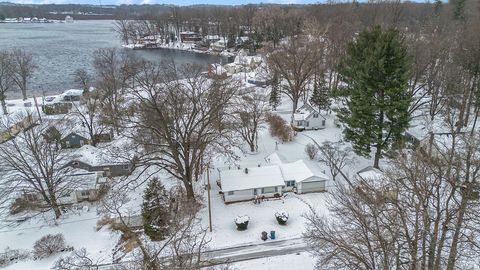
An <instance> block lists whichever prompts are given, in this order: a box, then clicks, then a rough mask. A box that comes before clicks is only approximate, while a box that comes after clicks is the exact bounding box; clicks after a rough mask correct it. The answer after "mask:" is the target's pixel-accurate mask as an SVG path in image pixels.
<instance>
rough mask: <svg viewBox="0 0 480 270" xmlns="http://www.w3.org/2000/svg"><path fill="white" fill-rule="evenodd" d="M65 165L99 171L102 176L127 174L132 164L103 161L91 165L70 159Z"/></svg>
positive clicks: (129, 172)
mask: <svg viewBox="0 0 480 270" xmlns="http://www.w3.org/2000/svg"><path fill="white" fill-rule="evenodd" d="M67 166H70V167H72V168H78V169H83V170H86V171H89V172H101V173H102V176H103V177H118V176H128V175H130V174H132V171H133V164H131V163H110V164H109V163H104V164H101V165H91V164H90V163H87V162H84V161H79V160H72V161H70V162H69V163H68V164H67Z"/></svg>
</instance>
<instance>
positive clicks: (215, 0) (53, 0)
mask: <svg viewBox="0 0 480 270" xmlns="http://www.w3.org/2000/svg"><path fill="white" fill-rule="evenodd" d="M2 1H3V0H0V2H2ZM325 1H326V0H9V1H8V2H13V3H19V4H95V5H98V4H102V5H121V4H174V5H181V6H183V5H197V4H211V5H242V4H249V3H277V4H314V3H322V2H325ZM364 1H366V0H364ZM364 1H362V0H360V2H364ZM411 1H412V2H425V1H426V0H411Z"/></svg>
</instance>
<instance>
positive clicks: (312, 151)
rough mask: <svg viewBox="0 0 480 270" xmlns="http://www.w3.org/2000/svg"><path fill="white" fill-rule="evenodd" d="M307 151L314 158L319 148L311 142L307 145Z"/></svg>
mask: <svg viewBox="0 0 480 270" xmlns="http://www.w3.org/2000/svg"><path fill="white" fill-rule="evenodd" d="M305 153H307V155H308V157H309V158H310V159H311V160H313V159H315V157H316V156H317V153H318V148H317V147H316V146H315V145H314V144H313V143H309V144H307V146H305Z"/></svg>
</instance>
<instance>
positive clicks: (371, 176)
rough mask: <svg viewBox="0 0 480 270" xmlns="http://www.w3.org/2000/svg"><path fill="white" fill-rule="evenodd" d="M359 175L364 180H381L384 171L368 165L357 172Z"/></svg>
mask: <svg viewBox="0 0 480 270" xmlns="http://www.w3.org/2000/svg"><path fill="white" fill-rule="evenodd" d="M357 176H358V177H360V179H362V180H365V181H367V180H381V179H382V178H383V177H384V176H383V172H382V171H381V170H379V169H377V168H374V167H373V166H367V167H365V168H363V169H361V170H360V171H358V172H357Z"/></svg>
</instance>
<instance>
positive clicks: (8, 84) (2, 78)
mask: <svg viewBox="0 0 480 270" xmlns="http://www.w3.org/2000/svg"><path fill="white" fill-rule="evenodd" d="M12 64H13V63H12V58H11V55H10V53H9V52H7V51H0V102H1V103H2V110H3V114H8V110H7V103H6V102H5V100H6V98H7V96H6V94H7V92H8V91H10V90H12V88H13V86H14V84H15V82H14V81H13V76H12V71H13V69H12V68H13V67H12Z"/></svg>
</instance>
